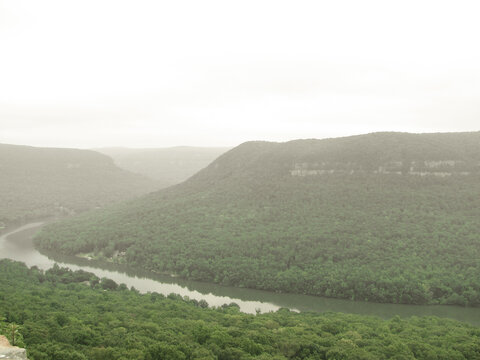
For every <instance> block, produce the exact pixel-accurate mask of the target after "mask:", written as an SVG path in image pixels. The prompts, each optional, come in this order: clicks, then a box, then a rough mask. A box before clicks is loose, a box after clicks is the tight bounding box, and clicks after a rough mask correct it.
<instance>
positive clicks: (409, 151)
mask: <svg viewBox="0 0 480 360" xmlns="http://www.w3.org/2000/svg"><path fill="white" fill-rule="evenodd" d="M392 144H396V145H392ZM327 155H328V156H327ZM400 161H401V163H399V162H400ZM305 163H306V164H307V165H306V168H303V167H304V164H305ZM387 165H388V166H390V167H387ZM479 165H480V132H475V133H453V134H421V135H416V134H396V133H381V134H378V133H374V134H368V135H360V136H354V137H346V138H340V139H338V140H337V139H328V140H296V141H291V142H287V143H269V142H258V141H256V142H247V143H244V144H241V145H239V146H238V147H236V148H234V149H232V150H230V151H229V152H227V153H225V154H223V155H221V156H220V157H219V158H217V159H216V160H215V161H214V162H213V163H211V164H210V165H209V166H207V167H206V168H205V169H203V170H201V171H200V172H198V173H197V174H195V175H194V176H192V177H191V178H189V179H188V180H187V181H185V182H183V183H181V184H178V185H176V186H173V187H171V188H169V189H165V190H161V191H158V192H155V193H152V194H149V195H147V196H144V197H142V198H141V199H138V200H134V201H132V202H129V203H124V204H120V205H119V206H116V207H113V208H110V209H106V210H105V211H99V212H95V214H85V216H82V217H81V218H78V219H76V220H75V219H72V221H68V222H65V223H63V224H57V225H53V226H51V227H47V228H45V230H44V231H43V232H42V233H41V234H40V236H39V237H38V238H37V243H38V244H39V246H40V247H42V248H45V249H49V250H55V251H61V252H66V253H70V254H75V253H78V252H93V253H97V254H103V255H106V257H107V258H108V255H109V254H111V253H112V252H113V251H120V252H122V253H124V254H125V255H124V257H123V258H122V257H121V258H117V259H116V260H115V261H119V262H125V263H129V264H131V265H133V266H140V267H142V268H144V269H146V270H152V271H156V272H169V273H172V272H173V273H177V274H179V275H180V276H183V277H186V278H190V279H195V280H202V281H212V282H216V283H221V284H225V285H234V286H239V287H252V288H259V289H266V290H275V291H286V292H296V293H305V294H312V295H321V296H330V297H337V298H349V299H359V300H368V301H377V302H393V303H414V304H425V303H432V304H435V303H437V304H439V303H442V304H443V303H444V304H459V305H465V304H469V305H480V280H477V279H480V260H478V259H480V252H479V247H478V244H479V243H480V235H479V232H478V218H480V210H479V209H480V197H479V196H478V195H479V194H480V182H479V181H478V180H479V177H480V167H479ZM352 170H353V172H352ZM295 171H306V173H305V175H304V176H303V175H302V174H303V173H300V175H298V174H297V173H295ZM309 172H310V173H309ZM445 173H449V175H445ZM439 174H442V175H439ZM87 228H89V229H93V230H85V229H87Z"/></svg>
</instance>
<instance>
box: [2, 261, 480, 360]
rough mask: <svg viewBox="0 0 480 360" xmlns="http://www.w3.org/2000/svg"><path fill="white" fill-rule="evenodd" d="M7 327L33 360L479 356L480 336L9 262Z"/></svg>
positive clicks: (474, 330)
mask: <svg viewBox="0 0 480 360" xmlns="http://www.w3.org/2000/svg"><path fill="white" fill-rule="evenodd" d="M2 320H3V321H2ZM0 325H1V326H0V329H1V330H0V333H1V332H2V330H4V329H5V330H8V331H4V333H5V334H6V335H7V336H8V337H9V338H10V341H11V342H12V335H11V334H12V331H11V329H12V328H14V329H15V344H17V345H19V346H23V347H26V349H27V351H28V357H29V359H30V360H50V359H52V360H53V359H55V360H57V359H61V360H86V359H93V360H96V359H98V360H100V359H101V360H108V359H119V360H120V359H121V360H134V359H138V360H140V359H141V360H155V359H165V360H182V359H184V360H186V359H204V360H207V359H218V360H237V359H244V360H248V359H264V360H266V359H276V360H282V359H297V360H300V359H364V360H367V359H369V360H374V359H438V360H461V359H470V360H473V359H480V329H479V328H478V327H473V326H471V325H467V324H464V323H460V322H456V321H453V320H448V319H439V318H435V317H423V318H416V317H413V318H410V319H400V318H399V317H395V318H393V319H391V320H388V321H385V320H381V319H378V318H374V317H367V316H359V315H347V314H340V313H338V314H337V313H326V314H313V313H294V312H290V311H288V310H286V309H281V310H279V311H278V312H275V313H267V314H259V315H248V314H244V313H241V312H239V310H238V307H237V306H235V305H234V304H230V305H225V306H223V307H219V308H208V304H206V303H205V302H204V301H200V302H198V301H196V300H189V299H187V298H185V299H182V298H181V297H180V296H178V295H173V294H172V295H169V296H168V297H165V296H163V295H160V294H157V293H149V294H145V295H140V294H139V293H138V292H137V291H135V290H128V289H127V288H126V287H125V286H123V285H118V284H115V283H114V282H113V281H112V280H109V279H99V278H97V277H95V276H94V275H93V274H90V273H87V272H84V271H77V272H72V271H70V270H68V269H63V268H59V267H58V266H56V267H53V268H52V269H50V270H48V271H46V272H43V271H41V270H38V269H37V268H35V267H33V268H31V269H28V268H27V267H26V266H25V265H23V264H20V263H15V262H12V261H10V260H1V261H0Z"/></svg>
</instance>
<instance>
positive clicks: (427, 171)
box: [290, 160, 480, 177]
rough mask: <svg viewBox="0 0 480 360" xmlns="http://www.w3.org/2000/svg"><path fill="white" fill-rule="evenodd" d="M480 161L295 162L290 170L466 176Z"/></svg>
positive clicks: (305, 173)
mask: <svg viewBox="0 0 480 360" xmlns="http://www.w3.org/2000/svg"><path fill="white" fill-rule="evenodd" d="M479 170H480V163H476V164H467V163H466V162H465V161H460V160H438V161H434V160H428V161H407V162H403V161H390V162H387V163H384V164H381V165H379V166H378V167H376V168H372V169H367V168H365V167H364V166H362V165H361V164H356V163H352V162H346V163H339V162H334V163H332V162H314V163H307V162H304V163H295V164H294V168H293V169H291V170H290V174H291V175H292V176H312V175H324V174H342V175H352V174H354V173H360V174H367V173H373V174H394V175H416V176H439V177H446V176H452V175H459V176H467V175H470V174H472V172H473V173H478V172H479Z"/></svg>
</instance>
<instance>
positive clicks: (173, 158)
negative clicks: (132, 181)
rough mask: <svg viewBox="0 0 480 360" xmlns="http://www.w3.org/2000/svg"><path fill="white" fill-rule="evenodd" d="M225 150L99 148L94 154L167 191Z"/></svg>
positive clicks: (225, 149) (220, 148) (200, 148)
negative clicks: (99, 154) (141, 176)
mask: <svg viewBox="0 0 480 360" xmlns="http://www.w3.org/2000/svg"><path fill="white" fill-rule="evenodd" d="M229 149H230V148H224V147H212V148H206V147H191V146H177V147H171V148H158V149H155V148H152V149H132V148H101V149H96V151H98V152H101V153H103V154H106V155H108V156H110V157H111V158H112V159H113V160H114V161H115V164H116V165H117V166H119V167H121V168H122V169H126V170H129V171H132V172H135V173H138V174H142V175H145V176H148V177H150V178H152V179H155V180H157V181H158V182H159V184H161V185H162V186H163V187H167V186H171V185H175V184H178V183H181V182H182V181H184V180H186V179H188V178H189V177H190V176H192V175H194V174H195V173H196V172H198V171H200V170H201V169H203V168H204V167H206V166H207V165H209V164H210V163H211V162H212V161H213V160H215V159H216V158H217V157H219V156H220V155H221V154H223V153H224V152H226V151H228V150H229Z"/></svg>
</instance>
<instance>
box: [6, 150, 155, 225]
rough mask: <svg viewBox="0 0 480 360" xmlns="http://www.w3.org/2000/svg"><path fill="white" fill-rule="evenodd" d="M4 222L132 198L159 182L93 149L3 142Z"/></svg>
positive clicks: (19, 220)
mask: <svg viewBox="0 0 480 360" xmlns="http://www.w3.org/2000/svg"><path fill="white" fill-rule="evenodd" d="M0 169H1V171H0V189H2V191H0V204H1V206H0V228H1V227H2V226H1V225H2V224H7V225H10V224H15V223H24V222H27V221H29V220H32V219H38V218H40V217H46V216H51V215H69V214H72V213H75V212H80V211H84V210H87V209H92V208H95V207H102V206H104V205H106V204H108V203H112V202H115V201H119V200H125V199H128V198H132V197H134V196H136V195H140V194H143V193H146V192H149V191H153V190H154V189H158V187H157V185H156V184H155V182H153V181H150V180H149V179H147V178H144V177H142V176H140V175H136V174H132V173H130V172H128V171H125V170H122V169H120V168H118V167H116V166H115V165H114V164H113V161H112V159H110V158H108V157H107V156H105V155H102V154H99V153H96V152H94V151H90V150H77V149H53V148H34V147H29V146H17V145H4V144H0Z"/></svg>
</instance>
